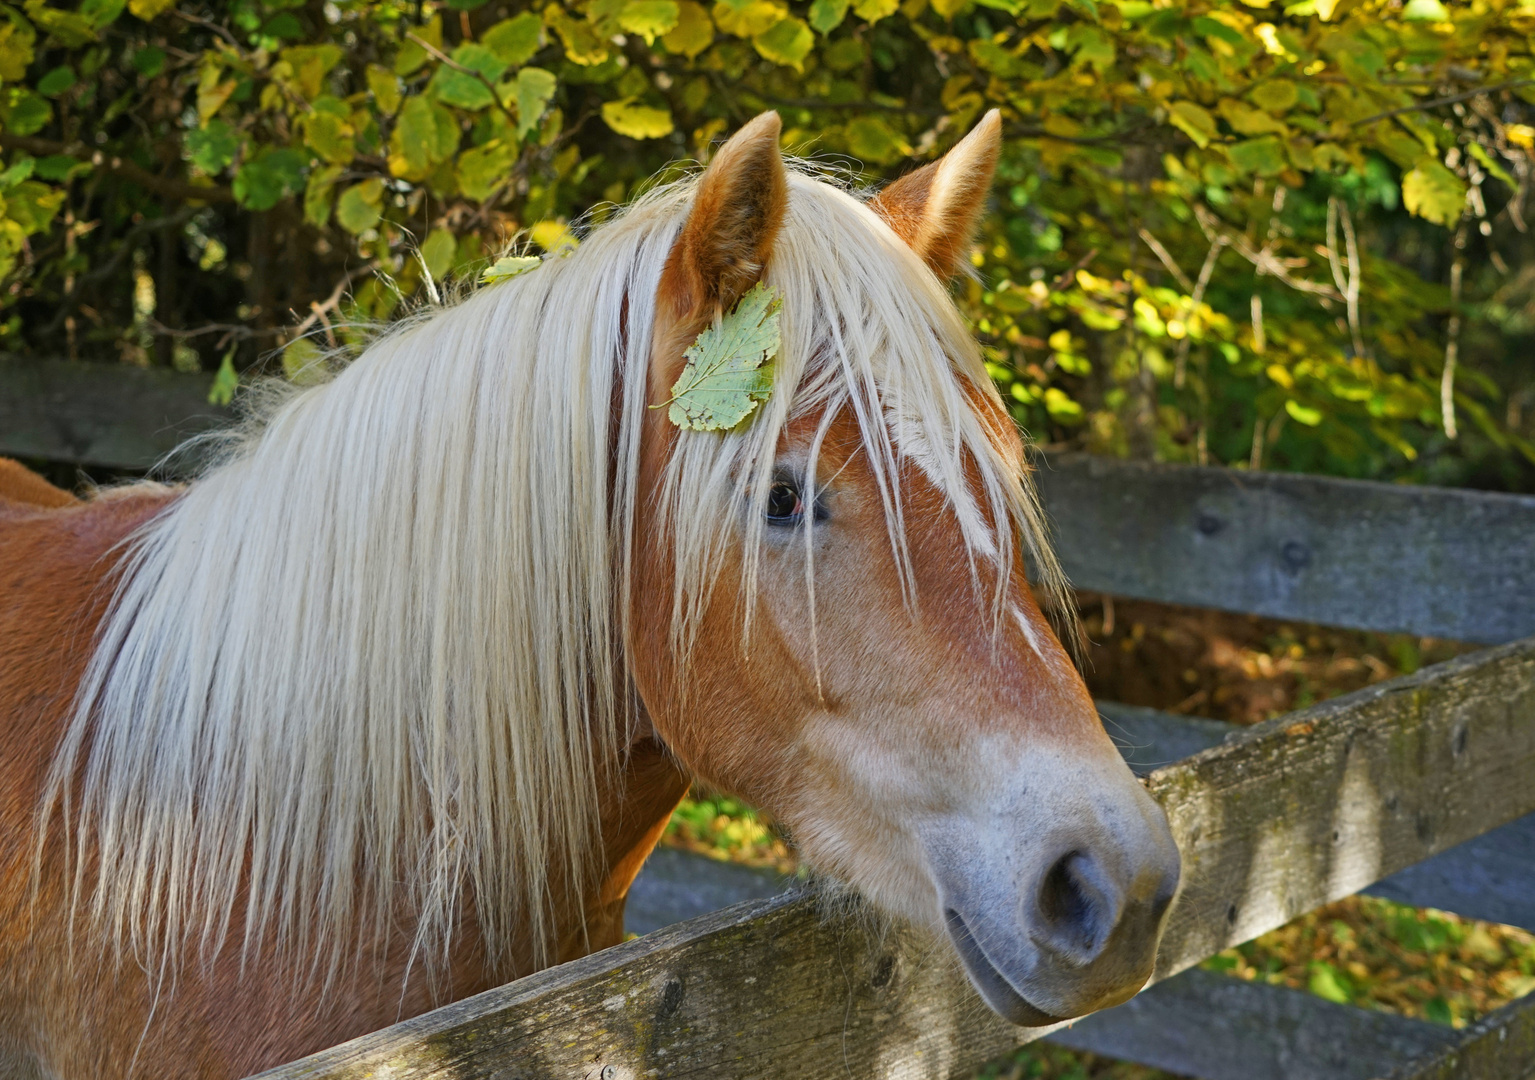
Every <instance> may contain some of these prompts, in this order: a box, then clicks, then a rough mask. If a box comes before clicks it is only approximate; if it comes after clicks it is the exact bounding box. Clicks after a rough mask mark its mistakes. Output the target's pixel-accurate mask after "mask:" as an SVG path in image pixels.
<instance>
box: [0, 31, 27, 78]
mask: <svg viewBox="0 0 1535 1080" xmlns="http://www.w3.org/2000/svg"><path fill="white" fill-rule="evenodd" d="M16 18H18V19H19V18H20V16H19V15H18V16H16ZM27 29H29V30H30V29H31V28H30V27H28V28H27ZM35 37H36V34H35V33H34V34H33V35H32V36H28V35H27V33H25V32H24V31H23V30H22V29H21V27H20V26H18V25H17V24H16V23H14V22H11V23H6V24H5V25H4V26H0V79H4V80H5V81H6V82H20V81H21V80H22V79H25V78H26V77H27V66H28V65H29V64H31V63H32V57H33V55H34V53H33V42H34V39H35Z"/></svg>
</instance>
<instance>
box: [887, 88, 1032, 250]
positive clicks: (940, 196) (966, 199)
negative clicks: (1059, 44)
mask: <svg viewBox="0 0 1535 1080" xmlns="http://www.w3.org/2000/svg"><path fill="white" fill-rule="evenodd" d="M1001 152H1002V116H1001V114H1000V113H998V112H997V110H996V109H992V110H991V111H990V112H988V113H987V114H986V115H985V116H983V117H982V118H981V122H980V123H979V124H977V125H975V129H974V130H973V131H971V132H970V134H968V135H966V136H965V137H964V138H963V139H961V140H960V141H959V142H958V143H956V144H955V146H954V148H953V149H952V150H950V151H949V152H948V153H947V154H945V155H943V157H941V158H939V159H938V160H937V161H935V162H933V163H932V164H930V165H924V166H922V168H920V169H918V170H917V171H916V172H910V173H907V174H906V175H905V176H903V177H901V178H900V179H899V180H897V181H896V182H895V183H893V184H891V185H890V186H889V187H887V188H885V190H884V191H881V192H880V193H879V194H878V195H876V196H874V198H873V199H872V200H871V201H870V202H869V206H870V208H871V209H872V210H873V211H874V212H875V213H876V214H878V215H879V216H880V217H882V218H884V219H885V223H886V224H888V225H889V226H890V227H891V228H892V229H894V230H895V232H896V235H898V236H899V237H900V238H901V239H902V240H905V241H906V242H907V243H908V244H910V245H911V248H912V250H913V251H915V252H916V253H917V254H918V255H920V256H922V258H923V259H924V260H925V261H926V262H927V265H928V266H930V267H932V268H933V273H935V274H937V275H938V276H939V277H941V278H945V279H947V278H951V277H953V276H954V275H955V274H957V273H959V271H960V268H961V267H963V266H964V263H965V253H966V249H967V248H969V246H970V239H971V237H973V236H974V235H975V226H976V223H977V222H978V221H979V220H980V217H981V210H982V209H983V208H984V207H985V205H986V194H987V192H989V191H990V190H991V177H992V174H993V173H995V172H996V171H997V157H998V155H999V154H1001Z"/></svg>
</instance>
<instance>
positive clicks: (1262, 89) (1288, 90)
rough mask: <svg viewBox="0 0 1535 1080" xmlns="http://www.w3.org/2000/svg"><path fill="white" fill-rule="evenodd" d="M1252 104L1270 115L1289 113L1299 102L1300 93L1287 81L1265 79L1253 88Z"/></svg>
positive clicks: (1250, 95) (1251, 94)
mask: <svg viewBox="0 0 1535 1080" xmlns="http://www.w3.org/2000/svg"><path fill="white" fill-rule="evenodd" d="M1247 96H1248V97H1250V98H1252V101H1253V104H1254V105H1257V106H1258V107H1259V108H1262V109H1267V110H1268V111H1269V112H1271V113H1284V112H1289V111H1290V110H1291V109H1293V108H1294V107H1295V103H1296V102H1297V101H1298V100H1300V91H1299V90H1298V89H1296V86H1295V84H1294V83H1293V82H1291V81H1290V80H1289V79H1267V80H1265V81H1264V82H1261V83H1259V84H1258V85H1257V86H1255V87H1253V90H1252V93H1250V94H1249V95H1247Z"/></svg>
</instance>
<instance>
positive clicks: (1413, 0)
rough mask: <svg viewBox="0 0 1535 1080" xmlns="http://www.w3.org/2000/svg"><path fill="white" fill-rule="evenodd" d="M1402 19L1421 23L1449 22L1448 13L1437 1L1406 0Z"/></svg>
mask: <svg viewBox="0 0 1535 1080" xmlns="http://www.w3.org/2000/svg"><path fill="white" fill-rule="evenodd" d="M1402 18H1404V19H1408V20H1416V21H1422V22H1449V21H1450V11H1449V9H1448V8H1446V7H1445V6H1444V5H1443V4H1442V3H1440V2H1439V0H1407V6H1406V7H1404V8H1403V9H1402Z"/></svg>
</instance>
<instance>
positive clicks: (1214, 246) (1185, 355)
mask: <svg viewBox="0 0 1535 1080" xmlns="http://www.w3.org/2000/svg"><path fill="white" fill-rule="evenodd" d="M1225 246H1226V238H1225V237H1224V236H1217V237H1216V238H1215V239H1214V240H1212V241H1210V250H1209V252H1208V253H1207V254H1206V255H1205V261H1204V265H1203V266H1201V267H1200V268H1199V280H1198V281H1196V282H1195V283H1194V291H1193V292H1191V293H1190V294H1189V314H1188V318H1187V319H1185V320H1184V324H1185V329H1184V332H1183V340H1182V341H1180V342H1178V363H1177V365H1176V366H1175V367H1174V369H1173V386H1174V387H1176V388H1177V389H1179V390H1182V389H1183V382H1184V378H1185V375H1186V373H1187V371H1188V365H1189V345H1190V343H1191V342H1192V340H1193V339H1192V338H1190V337H1189V332H1188V329H1187V324H1188V322H1189V320H1190V319H1192V318H1193V316H1194V313H1195V312H1196V311H1198V310H1199V305H1200V304H1202V303H1203V302H1204V298H1205V289H1206V288H1207V287H1208V286H1209V284H1210V275H1212V274H1213V273H1215V261H1216V260H1217V259H1219V258H1220V254H1221V249H1222V248H1224V247H1225Z"/></svg>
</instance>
